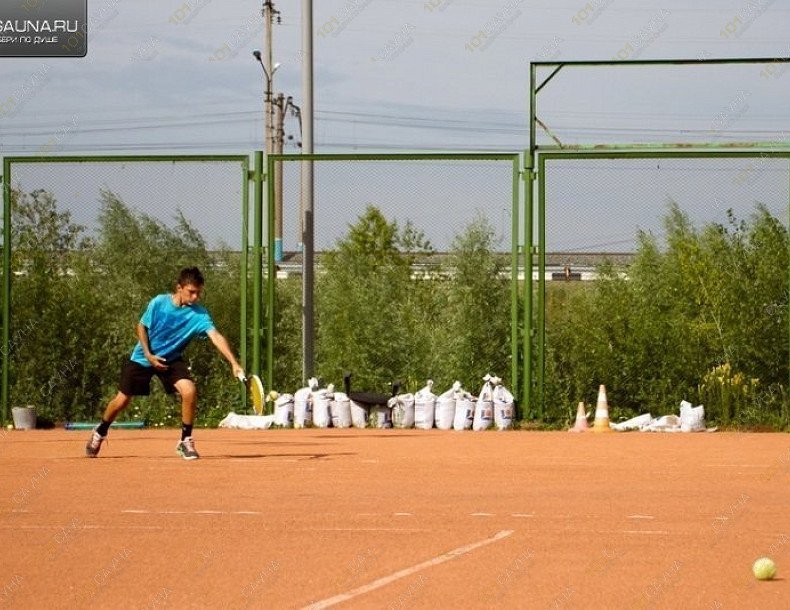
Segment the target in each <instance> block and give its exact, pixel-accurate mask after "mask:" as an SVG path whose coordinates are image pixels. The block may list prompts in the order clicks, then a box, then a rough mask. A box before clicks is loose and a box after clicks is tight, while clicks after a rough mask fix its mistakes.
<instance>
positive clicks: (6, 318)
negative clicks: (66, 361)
mask: <svg viewBox="0 0 790 610" xmlns="http://www.w3.org/2000/svg"><path fill="white" fill-rule="evenodd" d="M262 154H263V153H260V152H258V153H256V156H255V159H256V171H255V172H252V173H251V172H250V171H249V165H250V158H249V155H129V156H124V155H99V156H62V157H61V156H57V157H47V156H39V155H36V156H27V157H25V156H14V157H5V158H3V175H2V181H3V288H2V298H3V303H2V312H1V314H2V325H3V327H2V338H1V339H0V340H1V341H2V350H3V354H8V353H9V347H10V340H11V322H12V315H11V313H12V312H11V247H12V244H11V180H12V177H13V165H14V163H25V164H31V163H135V162H156V163H176V162H211V161H219V162H229V163H239V164H240V169H241V172H242V177H241V179H242V208H241V209H242V239H241V241H242V243H241V251H242V257H241V287H240V293H241V324H240V326H241V335H240V336H241V337H244V338H246V337H247V275H248V273H247V268H248V265H247V255H248V251H249V239H248V228H249V224H248V216H249V181H250V180H255V181H256V185H258V184H260V180H261V179H262V176H261V167H262V162H261V163H257V162H258V160H259V156H260V158H261V159H262ZM256 189H257V186H256ZM257 230H258V227H257V225H256V231H257ZM258 247H260V244H258ZM258 254H259V252H258ZM258 277H260V275H259V276H258ZM256 336H257V335H256ZM246 343H247V342H246V340H242V341H241V344H240V346H239V358H240V359H241V365H242V366H243V367H245V369H246V361H247V345H246ZM258 343H259V342H258V341H256V342H254V343H253V346H255V345H256V344H258ZM255 372H257V371H255ZM1 375H2V377H1V378H0V418H2V422H3V424H5V423H6V422H7V421H8V419H9V405H10V402H11V393H10V387H9V359H8V357H6V356H3V358H2V371H1ZM241 394H242V400H246V392H244V391H242V392H241Z"/></svg>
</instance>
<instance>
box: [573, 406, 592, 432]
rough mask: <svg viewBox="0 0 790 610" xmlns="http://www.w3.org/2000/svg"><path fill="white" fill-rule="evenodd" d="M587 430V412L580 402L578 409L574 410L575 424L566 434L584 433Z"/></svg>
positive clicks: (588, 427)
mask: <svg viewBox="0 0 790 610" xmlns="http://www.w3.org/2000/svg"><path fill="white" fill-rule="evenodd" d="M589 429H590V426H589V425H588V424H587V411H586V410H585V408H584V403H583V402H580V403H579V408H578V409H577V410H576V423H575V424H574V426H573V428H571V429H570V430H568V432H585V431H587V430H589Z"/></svg>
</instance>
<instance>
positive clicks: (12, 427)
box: [6, 424, 14, 430]
mask: <svg viewBox="0 0 790 610" xmlns="http://www.w3.org/2000/svg"><path fill="white" fill-rule="evenodd" d="M6 428H8V429H9V430H13V429H14V424H8V425H7V426H6Z"/></svg>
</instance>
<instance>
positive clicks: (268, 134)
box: [252, 49, 280, 155]
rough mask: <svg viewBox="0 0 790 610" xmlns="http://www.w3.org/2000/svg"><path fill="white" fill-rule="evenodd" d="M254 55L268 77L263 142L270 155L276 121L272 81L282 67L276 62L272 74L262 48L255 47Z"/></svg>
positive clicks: (265, 92) (264, 74)
mask: <svg viewBox="0 0 790 610" xmlns="http://www.w3.org/2000/svg"><path fill="white" fill-rule="evenodd" d="M252 56H253V57H254V58H255V59H256V60H257V61H258V63H259V64H261V69H262V70H263V76H264V77H265V78H266V89H265V90H264V95H265V98H264V115H265V117H264V118H265V121H264V123H265V124H264V128H263V133H264V139H263V142H264V146H265V148H266V154H267V155H269V154H271V153H272V150H273V148H274V147H273V146H272V144H273V140H274V137H273V135H272V124H273V123H274V122H273V121H272V81H273V80H274V73H275V72H277V68H279V67H280V64H279V63H276V64H274V66H273V67H272V71H271V74H270V73H269V71H268V70H267V69H266V66H265V65H263V59H262V58H261V52H260V50H259V49H255V50H254V51H253V52H252Z"/></svg>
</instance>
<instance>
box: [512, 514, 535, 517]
mask: <svg viewBox="0 0 790 610" xmlns="http://www.w3.org/2000/svg"><path fill="white" fill-rule="evenodd" d="M510 516H511V517H534V516H535V513H513V514H512V515H510Z"/></svg>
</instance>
